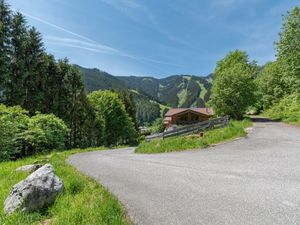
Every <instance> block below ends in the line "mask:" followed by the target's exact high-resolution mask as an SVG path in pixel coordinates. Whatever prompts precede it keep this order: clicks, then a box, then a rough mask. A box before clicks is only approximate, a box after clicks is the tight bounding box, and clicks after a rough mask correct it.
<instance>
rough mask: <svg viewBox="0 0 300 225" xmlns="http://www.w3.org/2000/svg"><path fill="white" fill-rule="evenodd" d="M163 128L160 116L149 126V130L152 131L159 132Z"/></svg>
mask: <svg viewBox="0 0 300 225" xmlns="http://www.w3.org/2000/svg"><path fill="white" fill-rule="evenodd" d="M164 130H165V126H164V120H163V119H162V118H158V119H156V120H155V121H154V123H153V124H152V126H151V127H150V131H151V132H152V133H161V132H163V131H164Z"/></svg>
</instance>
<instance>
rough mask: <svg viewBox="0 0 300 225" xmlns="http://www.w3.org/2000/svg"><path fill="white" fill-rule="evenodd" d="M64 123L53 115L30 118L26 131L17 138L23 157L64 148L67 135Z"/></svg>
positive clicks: (39, 115) (38, 115)
mask: <svg viewBox="0 0 300 225" xmlns="http://www.w3.org/2000/svg"><path fill="white" fill-rule="evenodd" d="M68 132H69V130H68V128H67V126H66V125H65V123H64V122H63V121H62V120H61V119H59V118H57V117H56V116H54V115H53V114H48V115H45V114H37V115H35V116H33V117H31V118H30V120H29V123H28V129H27V130H26V131H24V132H23V133H21V134H20V135H19V136H18V140H19V142H20V143H22V146H23V147H22V150H23V154H22V155H24V156H26V155H32V154H34V153H37V152H42V151H45V150H53V149H58V150H62V149H64V148H65V141H66V137H67V135H68Z"/></svg>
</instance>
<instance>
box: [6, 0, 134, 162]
mask: <svg viewBox="0 0 300 225" xmlns="http://www.w3.org/2000/svg"><path fill="white" fill-rule="evenodd" d="M0 24H1V26H0V52H1V54H0V103H1V104H2V105H1V107H0V109H1V111H0V122H1V123H0V133H1V139H0V147H1V152H0V160H4V159H9V158H15V157H19V156H23V155H27V154H33V153H35V152H38V151H42V150H43V149H48V150H50V149H55V148H58V149H59V148H71V147H89V146H99V145H117V144H127V143H132V142H135V141H136V138H137V131H136V125H135V124H136V122H135V115H132V111H134V109H133V108H132V107H133V105H134V104H133V103H132V98H131V96H129V95H128V96H127V94H126V93H122V96H121V95H120V94H118V93H115V92H105V91H98V92H96V93H91V94H90V95H89V96H87V95H86V92H85V89H84V84H83V81H82V75H81V72H80V71H79V69H78V68H77V67H76V66H73V65H71V64H69V62H68V60H67V59H62V60H56V59H55V58H54V57H53V56H52V55H50V54H48V53H47V52H46V51H45V48H44V44H43V41H42V37H41V34H40V33H39V32H38V31H37V30H36V28H34V27H30V26H29V25H28V24H27V22H26V20H25V17H24V16H23V15H22V14H21V13H20V12H12V11H11V10H10V6H9V5H8V4H7V3H6V2H5V1H4V0H1V1H0ZM94 96H97V98H99V99H98V100H95V97H94ZM124 96H125V97H124ZM100 108H101V109H100ZM104 109H105V110H104ZM126 110H128V112H127V111H126ZM111 115H114V116H116V117H117V118H119V119H116V120H115V121H114V120H112V119H109V118H110V116H111ZM130 115H131V116H130ZM47 118H48V119H47ZM49 118H50V119H49ZM116 121H117V122H118V123H115V122H116ZM120 126H122V129H120ZM112 130H115V131H116V132H115V135H117V136H115V135H110V134H111V133H112ZM55 138H56V139H57V140H56V141H57V142H55V141H53V139H55ZM51 143H53V145H51ZM55 143H56V144H55Z"/></svg>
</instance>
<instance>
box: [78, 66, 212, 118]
mask: <svg viewBox="0 0 300 225" xmlns="http://www.w3.org/2000/svg"><path fill="white" fill-rule="evenodd" d="M77 67H78V69H79V70H80V71H81V72H82V74H83V82H84V85H85V89H86V91H87V92H91V91H95V90H110V89H114V90H116V91H127V92H130V93H131V94H132V96H133V98H134V101H135V103H136V109H137V121H138V122H139V124H144V123H145V122H152V121H154V120H155V119H156V118H157V117H159V116H160V115H162V112H163V111H165V108H166V106H167V107H184V108H187V107H204V106H205V104H206V102H207V101H208V100H209V97H210V93H211V92H210V89H211V77H197V76H192V75H174V76H170V77H167V78H163V79H157V78H153V77H135V76H129V77H120V76H118V77H117V76H113V75H111V74H109V73H106V72H103V71H101V70H98V69H87V68H83V67H80V66H77Z"/></svg>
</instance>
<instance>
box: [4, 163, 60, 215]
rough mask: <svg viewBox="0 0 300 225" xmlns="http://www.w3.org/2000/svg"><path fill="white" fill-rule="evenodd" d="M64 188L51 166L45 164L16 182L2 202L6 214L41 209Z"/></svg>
mask: <svg viewBox="0 0 300 225" xmlns="http://www.w3.org/2000/svg"><path fill="white" fill-rule="evenodd" d="M63 188H64V184H63V182H62V181H61V180H60V179H59V178H58V177H57V176H56V175H55V174H54V170H53V166H52V165H51V164H46V165H44V166H42V167H41V168H39V169H38V170H36V171H35V172H33V173H32V174H30V175H29V176H28V177H27V178H26V179H25V180H23V181H21V182H19V183H18V184H16V185H15V186H14V187H13V188H12V190H11V192H10V194H9V196H8V197H7V199H6V200H5V203H4V211H5V213H7V214H11V213H13V212H14V211H15V210H20V211H21V212H27V211H34V210H38V209H41V208H43V207H45V206H47V205H49V204H51V203H53V202H54V201H55V198H56V197H57V195H58V194H60V193H61V192H62V190H63Z"/></svg>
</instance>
